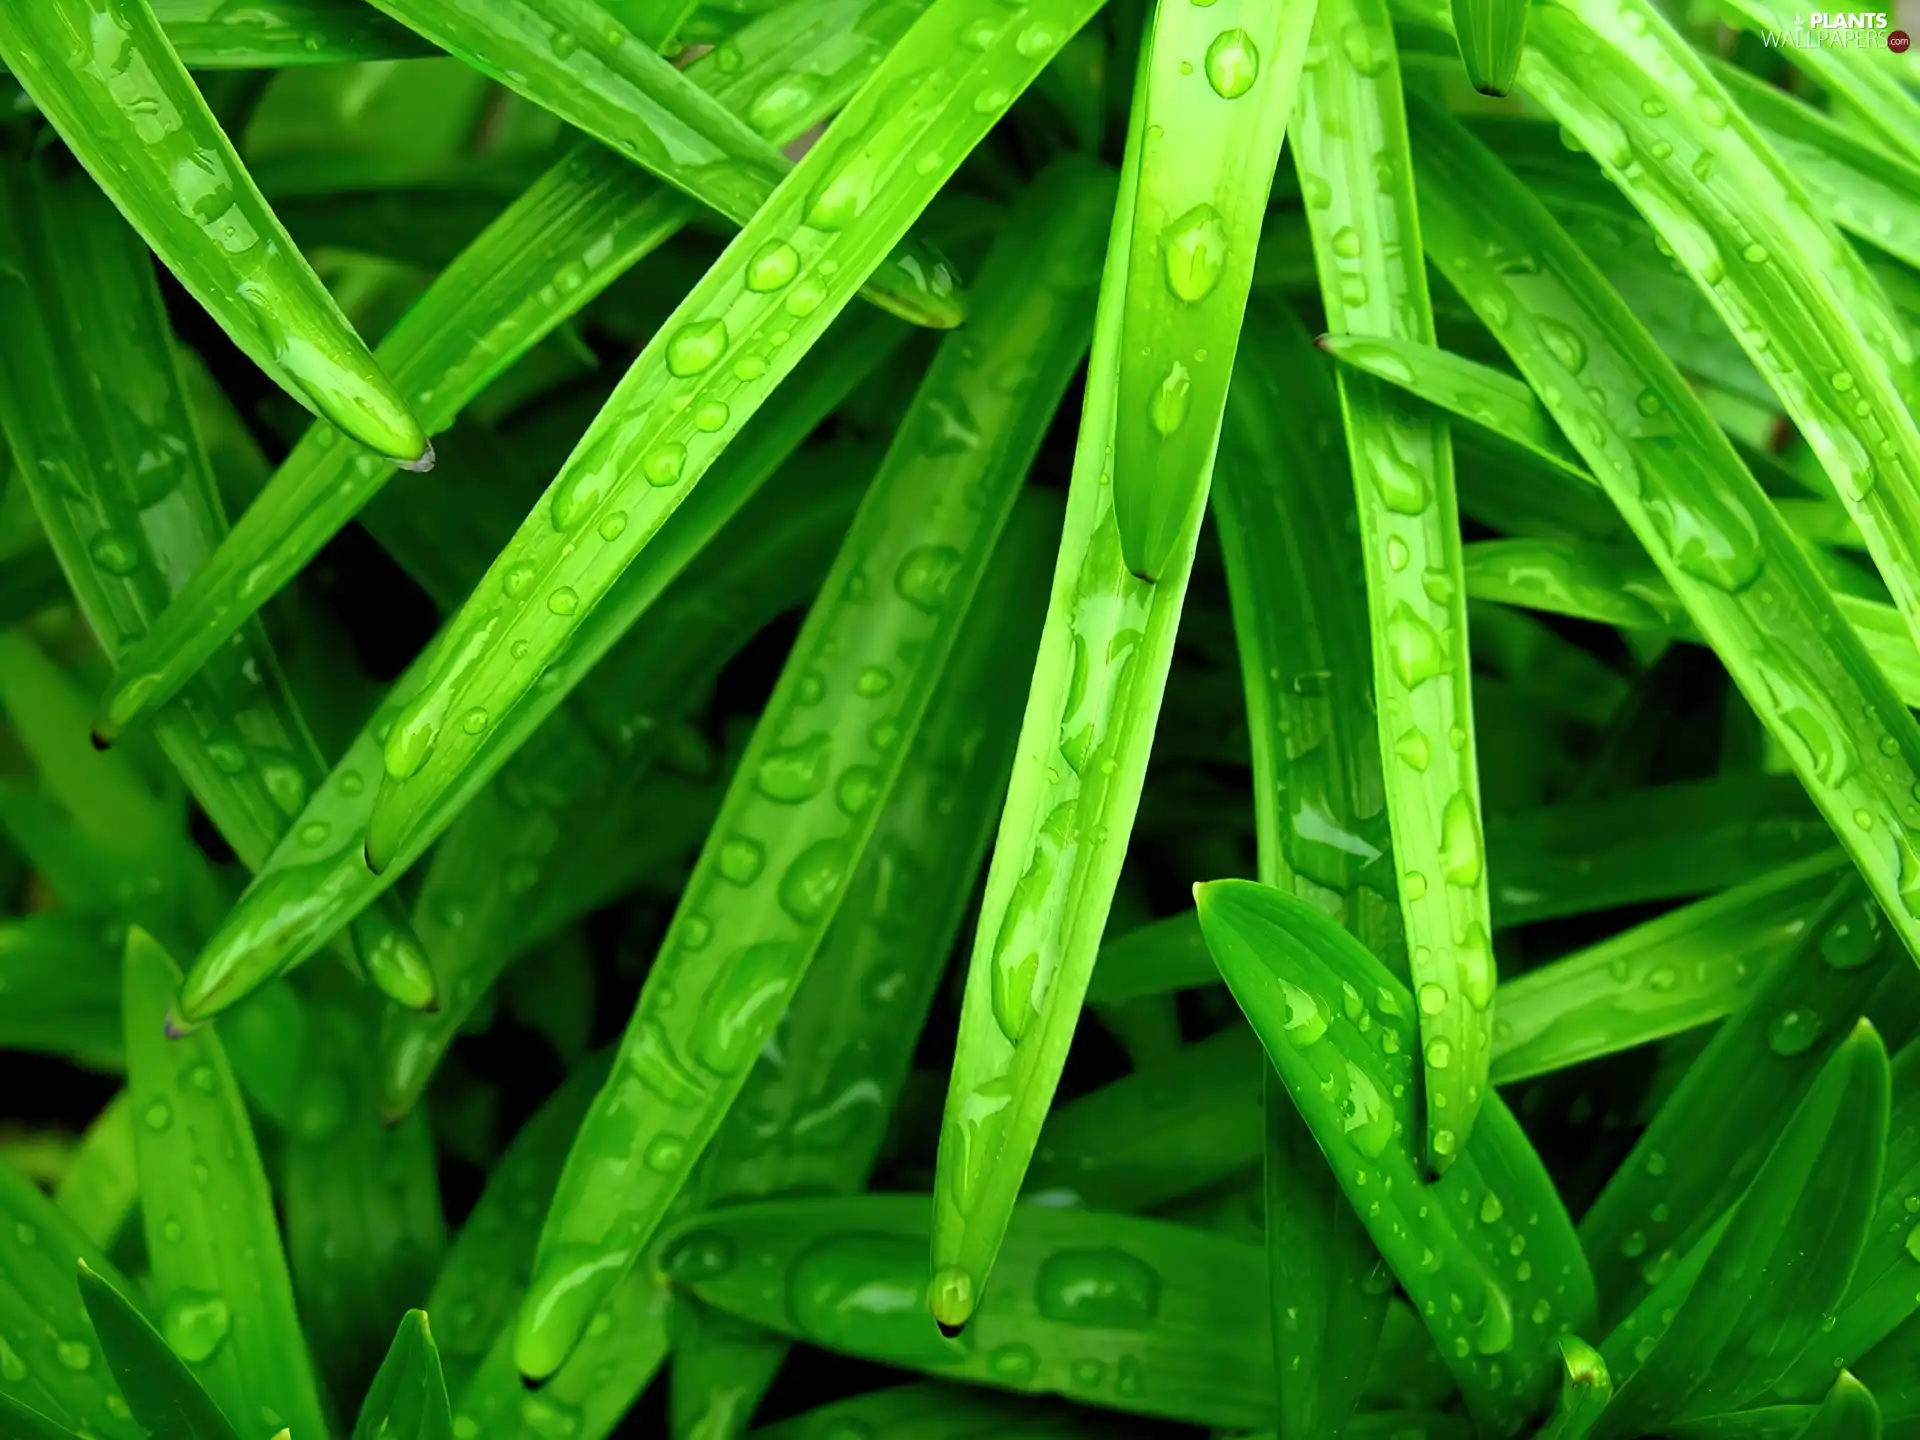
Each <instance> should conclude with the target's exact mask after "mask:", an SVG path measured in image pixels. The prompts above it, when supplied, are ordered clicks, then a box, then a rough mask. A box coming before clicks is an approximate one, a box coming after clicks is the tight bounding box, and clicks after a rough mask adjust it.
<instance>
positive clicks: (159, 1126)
mask: <svg viewBox="0 0 1920 1440" xmlns="http://www.w3.org/2000/svg"><path fill="white" fill-rule="evenodd" d="M142 1118H144V1119H145V1120H146V1122H147V1128H148V1129H149V1130H165V1129H166V1128H167V1127H168V1126H169V1125H171V1124H173V1106H171V1105H170V1104H168V1103H167V1102H166V1101H165V1100H164V1099H161V1100H155V1101H153V1102H152V1103H151V1104H149V1105H148V1106H147V1109H146V1113H145V1115H144V1116H143V1117H142Z"/></svg>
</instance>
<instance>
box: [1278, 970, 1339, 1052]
mask: <svg viewBox="0 0 1920 1440" xmlns="http://www.w3.org/2000/svg"><path fill="white" fill-rule="evenodd" d="M1274 983H1275V984H1277V985H1278V986H1279V987H1280V998H1281V1004H1282V1006H1283V1007H1284V1013H1283V1015H1282V1018H1281V1022H1280V1023H1281V1025H1282V1026H1283V1027H1284V1028H1285V1031H1286V1036H1287V1042H1288V1043H1289V1044H1290V1045H1293V1046H1296V1047H1298V1048H1300V1049H1303V1050H1304V1049H1305V1048H1306V1047H1307V1046H1309V1045H1314V1044H1318V1043H1319V1040H1320V1037H1321V1036H1323V1035H1325V1034H1326V1033H1327V1012H1326V1011H1325V1010H1323V1009H1322V1008H1321V1006H1320V1002H1319V1001H1318V1000H1316V999H1314V998H1313V996H1312V995H1310V994H1308V993H1307V992H1306V991H1305V990H1302V989H1301V988H1300V987H1299V986H1298V985H1295V984H1292V983H1291V982H1289V981H1287V980H1283V979H1281V978H1280V977H1279V976H1277V975H1276V976H1275V977H1274Z"/></svg>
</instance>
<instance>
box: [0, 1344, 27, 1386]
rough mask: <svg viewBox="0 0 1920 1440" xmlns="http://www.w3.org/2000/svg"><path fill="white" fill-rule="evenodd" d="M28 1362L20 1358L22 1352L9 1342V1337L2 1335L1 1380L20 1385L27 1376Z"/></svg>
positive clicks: (0, 1354)
mask: <svg viewBox="0 0 1920 1440" xmlns="http://www.w3.org/2000/svg"><path fill="white" fill-rule="evenodd" d="M27 1373H28V1372H27V1362H26V1361H24V1360H22V1359H21V1358H20V1352H19V1351H17V1350H15V1349H14V1348H13V1346H11V1345H9V1344H8V1343H7V1337H6V1336H4V1335H0V1380H5V1381H7V1382H9V1383H10V1384H14V1385H18V1384H19V1383H20V1382H21V1381H22V1380H24V1379H26V1378H27Z"/></svg>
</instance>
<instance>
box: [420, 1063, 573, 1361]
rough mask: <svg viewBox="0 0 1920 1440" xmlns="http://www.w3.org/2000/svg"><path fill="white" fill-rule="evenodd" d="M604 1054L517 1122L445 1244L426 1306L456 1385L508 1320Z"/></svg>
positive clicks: (523, 1288) (509, 1323) (530, 1270)
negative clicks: (524, 1120)
mask: <svg viewBox="0 0 1920 1440" xmlns="http://www.w3.org/2000/svg"><path fill="white" fill-rule="evenodd" d="M610 1060H611V1056H610V1055H609V1054H608V1053H607V1052H604V1051H603V1052H601V1053H599V1054H597V1055H594V1056H589V1057H588V1058H587V1059H586V1060H585V1061H583V1062H582V1063H581V1064H579V1065H577V1066H576V1067H574V1069H573V1071H572V1072H571V1073H570V1074H569V1075H568V1076H567V1078H566V1080H565V1082H564V1083H563V1084H562V1085H561V1086H560V1088H559V1089H558V1090H555V1091H554V1092H553V1094H552V1095H550V1096H548V1097H547V1101H546V1103H545V1104H543V1105H542V1106H541V1107H540V1108H539V1109H538V1110H537V1111H535V1112H534V1115H533V1118H532V1119H530V1120H528V1121H527V1123H526V1124H524V1125H522V1126H521V1127H520V1131H519V1133H518V1134H516V1135H515V1136H514V1137H513V1143H512V1144H510V1145H509V1146H507V1148H506V1150H505V1151H504V1152H502V1153H501V1155H500V1156H499V1157H498V1158H497V1159H496V1160H495V1161H494V1162H493V1165H492V1167H491V1169H490V1170H489V1171H488V1174H487V1186H486V1189H484V1190H482V1191H481V1192H480V1199H479V1200H478V1202H476V1203H475V1205H474V1207H473V1210H472V1211H471V1212H470V1213H469V1214H468V1216H467V1219H466V1223H465V1224H464V1225H462V1226H461V1227H460V1232H459V1234H457V1235H456V1236H454V1239H453V1243H452V1244H451V1245H449V1246H448V1247H447V1250H446V1254H445V1256H444V1257H443V1258H442V1260H441V1263H440V1273H439V1274H438V1276H436V1277H435V1279H434V1282H433V1293H432V1295H431V1297H430V1298H429V1299H428V1301H427V1313H428V1314H430V1315H438V1316H440V1317H441V1319H440V1320H439V1322H438V1324H439V1335H440V1342H439V1353H440V1357H441V1360H442V1363H443V1364H444V1365H445V1366H446V1370H447V1375H448V1380H449V1383H450V1385H451V1386H452V1388H453V1389H454V1390H455V1391H456V1392H457V1391H459V1390H460V1389H461V1388H462V1386H463V1384H464V1382H465V1381H466V1379H467V1377H468V1376H469V1375H470V1374H471V1373H472V1371H473V1370H474V1369H475V1368H476V1367H477V1366H478V1365H479V1364H480V1362H481V1361H482V1360H484V1359H485V1358H486V1355H487V1352H488V1351H489V1350H490V1349H491V1348H492V1346H493V1343H494V1340H495V1338H496V1337H497V1336H498V1335H499V1334H500V1333H501V1331H502V1330H503V1329H511V1328H512V1325H513V1317H514V1312H515V1310H516V1309H517V1308H518V1307H519V1304H520V1297H521V1296H522V1295H524V1294H525V1293H526V1288H527V1279H528V1277H529V1276H530V1275H531V1274H532V1273H533V1251H534V1246H535V1245H536V1244H537V1243H538V1242H539V1238H540V1218H541V1216H542V1215H543V1214H544V1213H545V1210H546V1206H547V1203H548V1202H549V1201H550V1200H552V1198H553V1187H554V1186H555V1184H557V1183H558V1182H559V1179H560V1167H561V1165H562V1164H564V1163H565V1161H566V1158H567V1150H568V1148H569V1147H570V1146H571V1145H572V1144H573V1135H574V1131H576V1130H577V1129H579V1127H580V1121H581V1120H582V1119H583V1118H584V1117H585V1116H586V1113H587V1106H588V1105H589V1104H590V1103H591V1102H592V1100H593V1097H594V1094H595V1093H596V1092H597V1091H598V1090H599V1089H600V1086H601V1085H602V1084H603V1083H605V1081H606V1078H607V1067H608V1063H609V1061H610Z"/></svg>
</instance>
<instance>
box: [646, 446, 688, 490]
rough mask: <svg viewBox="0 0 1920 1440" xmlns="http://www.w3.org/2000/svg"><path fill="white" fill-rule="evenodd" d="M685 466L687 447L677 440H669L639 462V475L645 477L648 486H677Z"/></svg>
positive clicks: (655, 447) (650, 451) (649, 452)
mask: <svg viewBox="0 0 1920 1440" xmlns="http://www.w3.org/2000/svg"><path fill="white" fill-rule="evenodd" d="M686 466H687V447H686V446H684V445H682V444H681V443H680V442H679V441H678V440H669V441H667V442H666V443H665V444H663V445H656V446H654V447H653V449H651V450H649V451H648V452H647V456H646V458H645V459H644V460H642V461H641V462H640V473H641V474H642V475H644V476H646V478H647V483H648V484H649V485H659V486H666V485H677V484H679V483H680V474H681V472H682V471H683V470H685V469H686Z"/></svg>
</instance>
